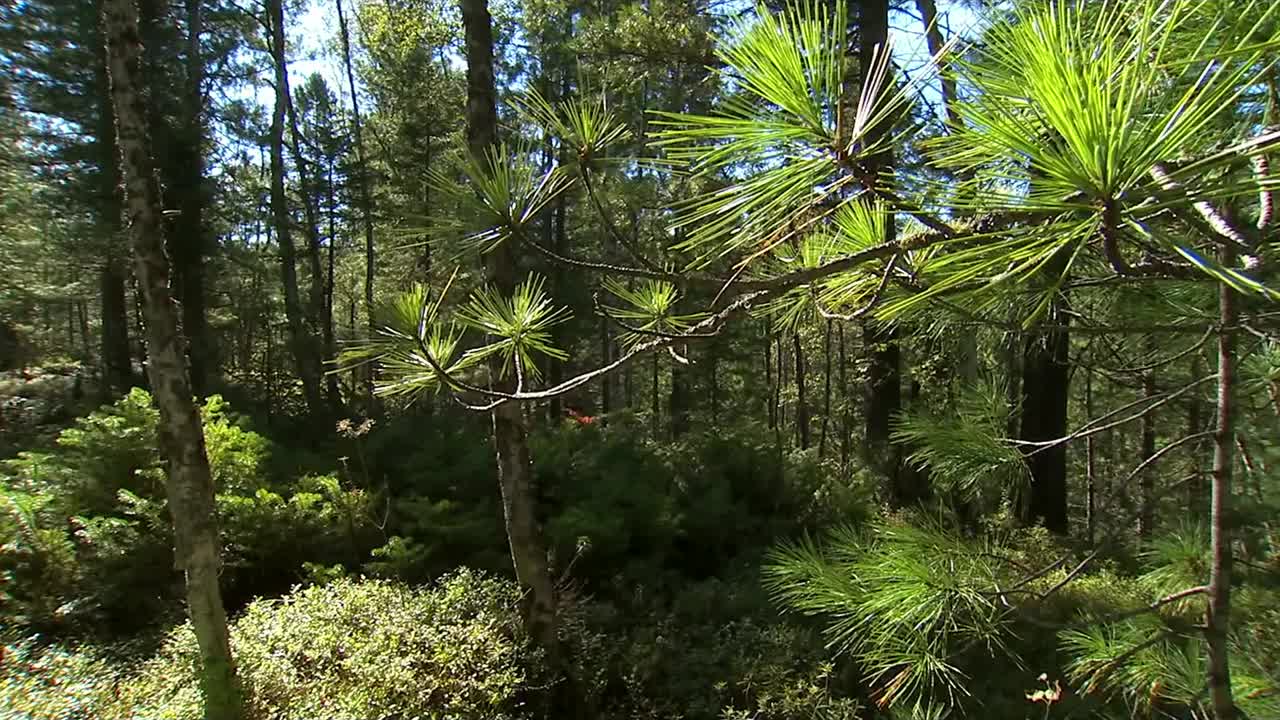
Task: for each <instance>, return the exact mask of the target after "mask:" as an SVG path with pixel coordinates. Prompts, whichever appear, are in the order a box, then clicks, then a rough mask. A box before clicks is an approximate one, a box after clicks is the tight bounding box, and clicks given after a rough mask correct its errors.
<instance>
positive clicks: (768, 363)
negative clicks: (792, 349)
mask: <svg viewBox="0 0 1280 720" xmlns="http://www.w3.org/2000/svg"><path fill="white" fill-rule="evenodd" d="M767 323H768V321H766V325H765V333H764V388H765V394H766V395H767V397H768V399H767V400H766V402H767V403H768V405H769V429H770V430H772V429H774V428H777V427H778V393H777V390H776V387H777V386H776V385H775V384H774V382H775V379H774V377H773V337H772V334H773V333H772V326H771V325H769V324H767Z"/></svg>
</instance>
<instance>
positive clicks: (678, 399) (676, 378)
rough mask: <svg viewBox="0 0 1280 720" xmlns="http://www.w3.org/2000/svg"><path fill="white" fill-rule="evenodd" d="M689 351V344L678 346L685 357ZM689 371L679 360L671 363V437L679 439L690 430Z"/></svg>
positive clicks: (677, 351)
mask: <svg viewBox="0 0 1280 720" xmlns="http://www.w3.org/2000/svg"><path fill="white" fill-rule="evenodd" d="M688 352H689V347H688V344H687V343H686V344H682V345H679V346H677V347H676V353H677V354H679V355H680V356H681V357H685V356H686V355H685V354H686V353H688ZM690 394H691V393H690V392H689V371H688V370H687V369H686V368H685V366H684V364H683V363H681V362H679V361H673V362H672V363H671V402H670V406H671V416H670V417H669V418H668V420H669V423H670V426H671V439H672V440H679V439H680V438H682V437H684V435H685V433H687V432H689V398H690Z"/></svg>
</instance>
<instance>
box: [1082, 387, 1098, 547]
mask: <svg viewBox="0 0 1280 720" xmlns="http://www.w3.org/2000/svg"><path fill="white" fill-rule="evenodd" d="M1084 419H1085V422H1091V421H1092V420H1093V370H1085V374H1084ZM1095 435H1096V433H1090V434H1089V435H1088V437H1086V438H1085V439H1084V474H1085V539H1086V540H1087V542H1088V544H1089V547H1093V543H1094V540H1095V539H1096V538H1097V536H1098V473H1097V439H1096V438H1095Z"/></svg>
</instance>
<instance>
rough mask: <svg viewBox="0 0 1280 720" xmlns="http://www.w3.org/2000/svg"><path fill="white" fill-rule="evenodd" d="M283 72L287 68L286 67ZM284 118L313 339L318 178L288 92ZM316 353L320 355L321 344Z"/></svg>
mask: <svg viewBox="0 0 1280 720" xmlns="http://www.w3.org/2000/svg"><path fill="white" fill-rule="evenodd" d="M286 70H287V68H286ZM285 117H286V118H287V119H288V123H289V149H290V152H291V154H292V155H293V164H294V168H295V169H296V170H297V172H298V186H299V187H298V189H299V194H300V195H301V196H302V218H303V222H304V227H303V231H304V234H305V235H306V239H307V270H308V274H309V275H310V276H311V282H310V285H309V288H308V293H307V309H306V314H307V320H308V324H309V326H310V331H311V333H312V335H313V337H314V335H315V334H316V331H317V330H319V329H320V328H321V327H322V326H323V321H322V316H323V315H324V289H325V282H324V271H323V270H322V269H321V262H320V254H321V245H322V242H321V240H320V208H319V205H320V201H319V199H318V195H319V192H320V189H319V188H320V183H319V178H317V177H315V176H314V175H313V174H312V171H311V170H312V165H314V163H312V162H311V160H310V159H309V158H308V157H307V156H306V155H305V154H303V152H302V151H303V147H304V145H303V140H302V132H301V131H300V130H299V129H298V113H297V108H295V107H294V104H293V97H292V93H289V94H287V95H285ZM320 352H321V353H323V352H324V348H323V345H322V346H321V348H320ZM324 359H326V360H327V359H329V358H324Z"/></svg>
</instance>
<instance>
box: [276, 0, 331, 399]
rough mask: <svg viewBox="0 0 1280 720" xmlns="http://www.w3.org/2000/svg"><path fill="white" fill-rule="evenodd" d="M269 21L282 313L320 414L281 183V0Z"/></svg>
mask: <svg viewBox="0 0 1280 720" xmlns="http://www.w3.org/2000/svg"><path fill="white" fill-rule="evenodd" d="M267 10H268V21H269V24H270V25H271V53H272V56H273V59H274V61H275V84H276V88H275V90H276V98H275V108H274V110H273V112H272V115H271V214H272V216H273V217H274V219H275V231H276V232H275V235H276V244H277V245H278V246H279V251H280V274H281V282H282V283H283V285H284V313H285V318H286V320H287V321H288V327H289V345H290V350H291V351H292V353H293V359H294V362H295V363H296V364H297V368H298V377H299V379H300V380H301V381H302V393H303V398H304V399H305V400H306V403H307V411H308V413H309V414H310V415H311V417H312V418H315V419H318V418H320V417H323V415H324V410H323V408H324V402H323V400H322V399H321V393H320V373H321V367H320V355H319V351H318V349H317V347H316V342H315V338H314V336H313V335H312V334H311V330H310V329H309V328H308V327H307V323H306V319H305V317H304V313H303V309H302V300H301V298H300V296H299V294H298V260H297V251H296V249H295V248H294V246H293V230H292V227H291V226H292V223H293V219H292V218H291V217H290V216H289V206H288V197H287V196H286V194H285V184H284V131H285V127H284V126H285V115H286V113H287V112H288V107H289V105H290V104H291V103H290V101H289V67H288V64H287V59H286V55H285V29H284V8H283V0H267Z"/></svg>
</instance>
